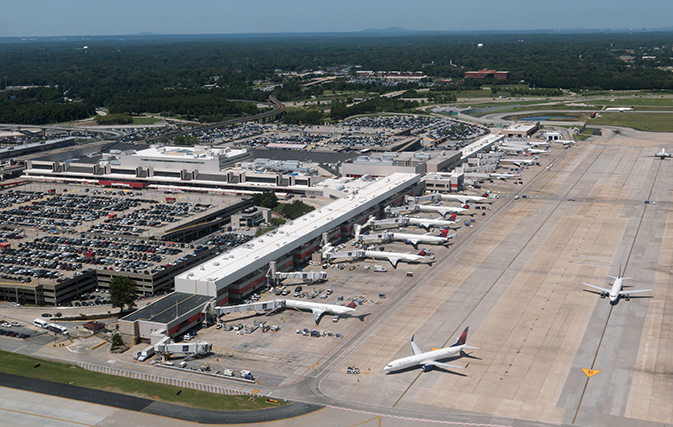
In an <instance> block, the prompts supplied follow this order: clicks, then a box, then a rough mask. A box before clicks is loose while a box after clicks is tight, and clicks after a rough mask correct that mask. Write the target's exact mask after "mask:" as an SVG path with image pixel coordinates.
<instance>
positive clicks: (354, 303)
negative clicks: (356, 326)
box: [346, 300, 358, 308]
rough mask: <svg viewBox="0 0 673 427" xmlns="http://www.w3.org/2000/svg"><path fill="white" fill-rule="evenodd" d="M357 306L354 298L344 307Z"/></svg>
mask: <svg viewBox="0 0 673 427" xmlns="http://www.w3.org/2000/svg"><path fill="white" fill-rule="evenodd" d="M357 306H358V305H357V303H356V302H355V300H353V301H351V302H350V303H349V304H348V305H347V306H346V307H348V308H357Z"/></svg>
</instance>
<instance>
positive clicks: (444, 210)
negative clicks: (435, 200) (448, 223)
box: [415, 205, 469, 217]
mask: <svg viewBox="0 0 673 427" xmlns="http://www.w3.org/2000/svg"><path fill="white" fill-rule="evenodd" d="M415 206H416V210H418V211H421V212H437V213H439V214H440V215H441V216H443V217H445V216H446V214H450V213H451V214H452V213H455V214H458V213H461V212H465V211H466V210H467V208H468V207H469V206H467V205H465V206H464V207H462V208H456V207H453V206H432V205H415Z"/></svg>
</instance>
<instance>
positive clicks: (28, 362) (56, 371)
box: [0, 351, 286, 411]
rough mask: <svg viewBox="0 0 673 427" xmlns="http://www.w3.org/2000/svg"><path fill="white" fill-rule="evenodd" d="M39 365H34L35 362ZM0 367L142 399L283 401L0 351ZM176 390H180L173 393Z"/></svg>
mask: <svg viewBox="0 0 673 427" xmlns="http://www.w3.org/2000/svg"><path fill="white" fill-rule="evenodd" d="M38 364H39V365H40V366H39V367H36V366H37V365H38ZM0 371H1V372H5V373H8V374H14V375H21V376H24V377H31V378H38V379H42V380H47V381H54V382H58V383H65V384H72V385H76V386H80V387H87V388H93V389H97V390H105V391H112V392H115V393H121V394H127V395H132V396H137V397H142V398H146V399H152V400H157V401H163V402H168V403H175V404H179V405H186V406H192V407H195V408H203V409H214V410H220V411H245V410H253V409H264V408H268V407H271V406H277V405H284V404H286V403H284V402H283V401H280V402H279V403H276V404H270V403H267V402H266V399H264V398H262V397H251V396H228V395H222V394H215V393H206V392H203V391H198V390H192V389H181V388H180V387H175V386H169V385H165V384H158V383H153V382H149V381H140V380H134V379H131V378H124V377H117V376H114V375H106V374H101V373H98V372H91V371H87V370H85V369H82V368H80V367H78V366H75V365H70V364H68V363H60V362H52V361H48V360H42V359H38V358H35V357H30V356H24V355H21V354H16V353H8V352H4V351H0ZM180 390H182V392H181V393H180V394H179V395H176V393H178V392H179V391H180Z"/></svg>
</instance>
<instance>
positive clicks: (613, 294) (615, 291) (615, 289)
mask: <svg viewBox="0 0 673 427" xmlns="http://www.w3.org/2000/svg"><path fill="white" fill-rule="evenodd" d="M621 291H622V278H621V277H620V278H618V279H615V283H613V284H612V289H611V290H610V294H609V295H608V298H609V299H610V304H611V305H617V304H618V303H619V297H620V292H621Z"/></svg>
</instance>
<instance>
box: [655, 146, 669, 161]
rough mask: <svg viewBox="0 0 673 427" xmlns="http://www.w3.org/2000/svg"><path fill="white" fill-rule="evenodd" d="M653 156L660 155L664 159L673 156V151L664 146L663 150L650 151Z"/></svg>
mask: <svg viewBox="0 0 673 427" xmlns="http://www.w3.org/2000/svg"><path fill="white" fill-rule="evenodd" d="M650 154H651V155H652V156H653V157H659V158H660V159H661V160H664V159H665V158H666V157H671V156H673V153H667V152H666V149H665V148H662V149H661V151H657V152H656V153H650Z"/></svg>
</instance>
